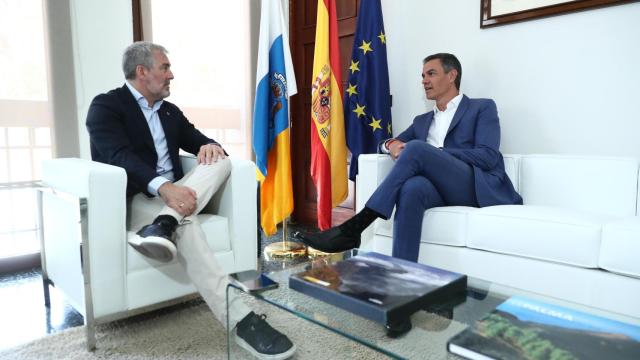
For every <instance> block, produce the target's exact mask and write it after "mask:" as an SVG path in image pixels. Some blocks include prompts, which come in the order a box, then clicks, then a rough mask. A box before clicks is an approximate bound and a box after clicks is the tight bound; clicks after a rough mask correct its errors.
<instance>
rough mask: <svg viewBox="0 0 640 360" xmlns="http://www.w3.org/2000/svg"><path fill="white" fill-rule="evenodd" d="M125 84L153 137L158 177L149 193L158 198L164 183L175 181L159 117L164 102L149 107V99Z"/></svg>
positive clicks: (150, 185) (149, 188)
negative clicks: (159, 189) (156, 155)
mask: <svg viewBox="0 0 640 360" xmlns="http://www.w3.org/2000/svg"><path fill="white" fill-rule="evenodd" d="M125 84H126V85H127V87H128V88H129V91H131V94H133V97H135V99H136V101H137V102H138V105H139V106H140V110H142V113H143V114H144V117H145V119H146V120H147V124H148V125H149V130H150V131H151V136H152V137H153V144H154V146H155V148H156V153H158V163H157V164H156V173H157V174H158V176H157V177H155V178H153V180H151V181H150V182H149V184H147V191H149V193H151V194H152V195H155V196H158V188H160V186H162V185H163V184H164V183H166V182H168V181H173V180H174V176H173V164H172V163H171V158H170V157H169V147H168V146H167V139H166V137H165V135H164V129H163V128H162V123H160V116H159V115H158V109H160V106H162V103H163V101H162V100H160V101H156V102H155V103H154V104H153V106H152V107H149V103H148V102H147V99H145V97H144V96H143V95H142V94H140V92H139V91H138V90H136V88H134V87H133V85H131V84H130V83H129V82H128V81H127V82H125Z"/></svg>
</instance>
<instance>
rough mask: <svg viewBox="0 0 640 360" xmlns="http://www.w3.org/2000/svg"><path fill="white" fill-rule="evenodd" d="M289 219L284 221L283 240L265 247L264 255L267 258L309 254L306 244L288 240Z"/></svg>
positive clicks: (293, 257)
mask: <svg viewBox="0 0 640 360" xmlns="http://www.w3.org/2000/svg"><path fill="white" fill-rule="evenodd" d="M287 219H288V218H286V219H284V221H282V241H276V242H273V243H271V244H269V245H267V246H265V248H264V255H265V257H266V258H267V260H273V259H279V260H289V259H295V258H298V257H301V256H306V255H307V249H306V248H305V246H304V245H302V244H301V243H299V242H295V241H288V240H287V239H288V237H289V236H288V234H289V227H288V226H287Z"/></svg>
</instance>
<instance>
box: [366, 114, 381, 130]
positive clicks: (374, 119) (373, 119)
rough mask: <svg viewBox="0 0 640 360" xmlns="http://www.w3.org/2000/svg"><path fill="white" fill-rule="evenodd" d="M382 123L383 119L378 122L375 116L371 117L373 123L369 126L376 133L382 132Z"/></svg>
mask: <svg viewBox="0 0 640 360" xmlns="http://www.w3.org/2000/svg"><path fill="white" fill-rule="evenodd" d="M380 121H382V119H378V120H376V118H375V117H373V116H372V117H371V123H370V124H369V126H371V127H372V128H373V131H376V129H380V130H382V126H380Z"/></svg>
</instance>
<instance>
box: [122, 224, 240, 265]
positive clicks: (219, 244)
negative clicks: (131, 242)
mask: <svg viewBox="0 0 640 360" xmlns="http://www.w3.org/2000/svg"><path fill="white" fill-rule="evenodd" d="M198 220H199V221H200V225H201V226H202V230H203V231H204V233H205V234H206V235H207V243H208V244H209V247H211V250H213V251H214V252H220V251H228V250H230V249H231V241H230V239H229V222H228V219H227V218H226V217H223V216H218V215H211V214H200V215H198ZM136 231H137V230H136ZM132 236H135V231H127V238H130V237H132ZM175 261H177V260H175V259H174V260H173V261H172V262H175ZM162 265H165V263H162V262H159V261H156V260H153V259H150V258H147V257H145V256H144V255H141V254H140V253H138V252H137V251H136V250H134V249H133V248H132V247H131V246H127V270H128V272H132V271H135V270H139V269H145V268H148V267H149V266H156V267H157V266H162Z"/></svg>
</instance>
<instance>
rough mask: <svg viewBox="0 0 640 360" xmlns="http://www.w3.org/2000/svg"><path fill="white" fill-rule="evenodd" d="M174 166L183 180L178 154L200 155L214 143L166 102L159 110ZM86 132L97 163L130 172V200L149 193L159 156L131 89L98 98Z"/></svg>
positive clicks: (91, 107)
mask: <svg viewBox="0 0 640 360" xmlns="http://www.w3.org/2000/svg"><path fill="white" fill-rule="evenodd" d="M158 115H159V117H160V123H161V124H162V128H163V130H164V134H165V137H166V140H167V147H168V149H169V157H170V159H171V163H172V164H173V174H174V177H175V180H178V179H180V178H182V177H183V176H184V171H183V169H182V164H181V163H180V158H179V156H178V152H179V150H180V149H183V150H185V151H187V152H189V153H192V154H197V153H198V151H199V150H200V147H201V146H202V145H205V144H210V143H214V144H217V142H215V141H214V140H212V139H209V138H208V137H206V136H204V135H203V134H202V133H201V132H200V131H198V130H197V129H196V128H195V127H194V126H193V124H191V123H190V122H189V120H187V118H186V117H185V116H184V115H183V114H182V111H180V109H179V108H178V107H177V106H175V105H174V104H172V103H170V102H168V101H164V102H163V103H162V106H160V109H159V110H158ZM86 125H87V130H89V139H90V142H91V158H92V159H93V160H94V161H99V162H102V163H106V164H110V165H115V166H120V167H122V168H124V169H125V171H126V172H127V196H131V195H134V194H136V193H139V192H143V193H145V194H147V195H150V194H149V193H148V192H147V185H148V184H149V182H150V181H151V180H153V178H155V177H156V176H158V174H157V172H156V166H157V163H158V154H157V153H156V148H155V145H154V143H153V137H152V136H151V131H150V130H149V125H148V124H147V120H146V119H145V117H144V114H143V113H142V110H141V109H140V106H139V105H138V102H137V101H136V99H135V98H134V96H133V94H131V91H129V88H128V87H127V86H126V85H124V86H122V87H121V88H117V89H114V90H111V91H109V92H108V93H106V94H100V95H98V96H96V97H95V98H94V99H93V101H92V102H91V106H90V107H89V112H88V114H87V123H86Z"/></svg>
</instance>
